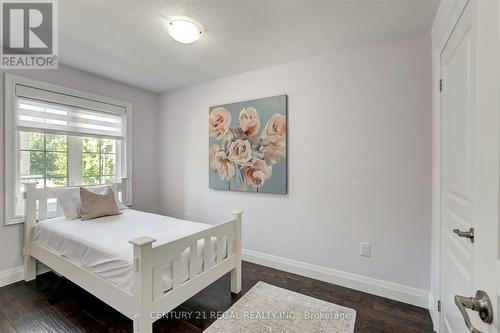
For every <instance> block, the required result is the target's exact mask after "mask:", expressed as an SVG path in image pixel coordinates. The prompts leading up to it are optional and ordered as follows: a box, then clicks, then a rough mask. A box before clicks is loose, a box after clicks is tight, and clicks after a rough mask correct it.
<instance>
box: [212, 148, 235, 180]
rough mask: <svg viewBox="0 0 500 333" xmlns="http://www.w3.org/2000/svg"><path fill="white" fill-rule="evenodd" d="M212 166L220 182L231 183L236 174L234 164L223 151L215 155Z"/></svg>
mask: <svg viewBox="0 0 500 333" xmlns="http://www.w3.org/2000/svg"><path fill="white" fill-rule="evenodd" d="M210 166H211V167H212V169H214V170H215V171H216V172H217V173H218V174H219V177H220V180H227V181H230V180H231V179H232V178H233V177H234V175H235V174H236V168H235V167H234V164H233V163H232V162H231V161H230V160H229V158H228V157H227V155H226V153H225V152H223V151H219V152H217V153H215V155H214V159H213V162H212V163H211V165H210Z"/></svg>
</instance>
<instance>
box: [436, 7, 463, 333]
mask: <svg viewBox="0 0 500 333" xmlns="http://www.w3.org/2000/svg"><path fill="white" fill-rule="evenodd" d="M468 1H469V0H456V1H441V3H440V5H439V9H438V11H437V13H436V17H435V19H434V23H433V25H432V30H431V38H432V239H431V245H432V249H431V292H430V294H429V312H430V314H431V317H432V322H433V325H434V331H436V332H439V327H440V317H439V312H438V301H439V297H440V295H441V282H440V281H441V262H440V256H441V95H440V79H441V53H442V51H443V49H444V47H445V46H446V43H447V42H448V39H449V38H450V36H451V34H452V32H453V29H454V28H455V25H456V24H457V22H458V20H459V18H460V15H461V14H462V12H463V10H464V9H465V7H466V6H467V3H468Z"/></svg>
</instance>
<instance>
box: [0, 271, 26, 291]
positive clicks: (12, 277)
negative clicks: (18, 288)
mask: <svg viewBox="0 0 500 333" xmlns="http://www.w3.org/2000/svg"><path fill="white" fill-rule="evenodd" d="M23 279H24V267H23V266H19V267H14V268H10V269H7V270H5V271H2V272H0V287H3V286H6V285H9V284H11V283H14V282H18V281H21V280H23Z"/></svg>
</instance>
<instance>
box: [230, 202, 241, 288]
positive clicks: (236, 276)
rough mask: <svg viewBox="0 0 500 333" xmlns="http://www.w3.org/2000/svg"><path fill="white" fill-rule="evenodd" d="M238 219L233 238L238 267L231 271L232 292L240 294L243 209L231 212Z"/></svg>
mask: <svg viewBox="0 0 500 333" xmlns="http://www.w3.org/2000/svg"><path fill="white" fill-rule="evenodd" d="M231 213H232V215H233V217H234V219H235V220H236V232H235V236H234V239H233V242H234V244H233V249H234V250H235V254H236V267H235V268H234V269H233V270H232V271H231V292H232V293H235V294H239V293H240V291H241V215H242V214H243V211H233V212H231Z"/></svg>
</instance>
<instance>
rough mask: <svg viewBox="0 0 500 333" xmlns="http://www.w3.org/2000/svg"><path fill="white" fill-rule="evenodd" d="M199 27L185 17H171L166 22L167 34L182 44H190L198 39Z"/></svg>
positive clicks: (199, 34)
mask: <svg viewBox="0 0 500 333" xmlns="http://www.w3.org/2000/svg"><path fill="white" fill-rule="evenodd" d="M201 32H202V30H201V28H200V27H199V26H197V25H196V24H195V23H193V22H192V21H190V20H187V19H173V20H171V21H169V22H168V34H169V35H170V36H171V37H172V38H173V39H175V40H176V41H178V42H179V43H183V44H190V43H194V42H196V41H197V40H198V39H200V36H201Z"/></svg>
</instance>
